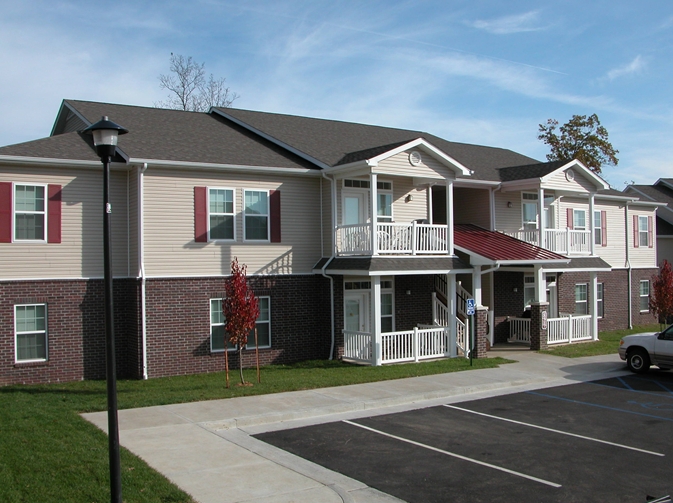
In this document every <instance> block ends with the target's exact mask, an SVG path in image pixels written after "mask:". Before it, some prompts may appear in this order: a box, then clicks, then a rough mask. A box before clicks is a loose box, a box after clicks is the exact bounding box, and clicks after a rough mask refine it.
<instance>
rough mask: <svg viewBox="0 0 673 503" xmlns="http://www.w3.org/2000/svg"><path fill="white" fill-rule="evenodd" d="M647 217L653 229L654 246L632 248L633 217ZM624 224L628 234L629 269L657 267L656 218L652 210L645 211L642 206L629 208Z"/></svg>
mask: <svg viewBox="0 0 673 503" xmlns="http://www.w3.org/2000/svg"><path fill="white" fill-rule="evenodd" d="M634 215H639V216H649V217H652V227H653V233H654V234H653V239H654V246H653V247H652V248H650V247H648V246H639V247H638V248H636V247H635V246H634V239H633V216H634ZM626 224H627V225H628V233H627V234H626V236H627V239H628V244H629V261H630V262H631V267H634V268H638V267H657V260H656V218H655V212H654V210H653V209H647V208H644V207H642V206H629V210H628V218H627V222H626Z"/></svg>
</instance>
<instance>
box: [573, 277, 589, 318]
mask: <svg viewBox="0 0 673 503" xmlns="http://www.w3.org/2000/svg"><path fill="white" fill-rule="evenodd" d="M587 304H588V303H587V285H586V283H583V284H579V285H575V314H579V315H582V314H588V313H589V310H588V305H587Z"/></svg>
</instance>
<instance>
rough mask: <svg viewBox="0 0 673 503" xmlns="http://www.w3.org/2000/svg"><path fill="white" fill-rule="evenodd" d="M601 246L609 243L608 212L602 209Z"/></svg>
mask: <svg viewBox="0 0 673 503" xmlns="http://www.w3.org/2000/svg"><path fill="white" fill-rule="evenodd" d="M601 240H602V241H601V246H607V245H608V214H607V212H605V211H601Z"/></svg>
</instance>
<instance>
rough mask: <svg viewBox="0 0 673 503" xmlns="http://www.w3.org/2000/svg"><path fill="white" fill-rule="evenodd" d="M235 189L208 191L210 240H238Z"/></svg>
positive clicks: (213, 189)
mask: <svg viewBox="0 0 673 503" xmlns="http://www.w3.org/2000/svg"><path fill="white" fill-rule="evenodd" d="M235 194H236V191H235V190H234V189H227V188H209V189H208V239H209V240H226V241H234V240H235V239H236V203H235Z"/></svg>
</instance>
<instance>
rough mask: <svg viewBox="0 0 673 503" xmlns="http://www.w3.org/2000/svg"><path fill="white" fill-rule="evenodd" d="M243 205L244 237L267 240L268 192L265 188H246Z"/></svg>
mask: <svg viewBox="0 0 673 503" xmlns="http://www.w3.org/2000/svg"><path fill="white" fill-rule="evenodd" d="M243 205H244V209H243V218H244V222H245V223H244V234H243V236H244V239H245V240H246V241H268V240H269V193H268V192H267V191H265V190H246V191H245V192H244V202H243Z"/></svg>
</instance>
